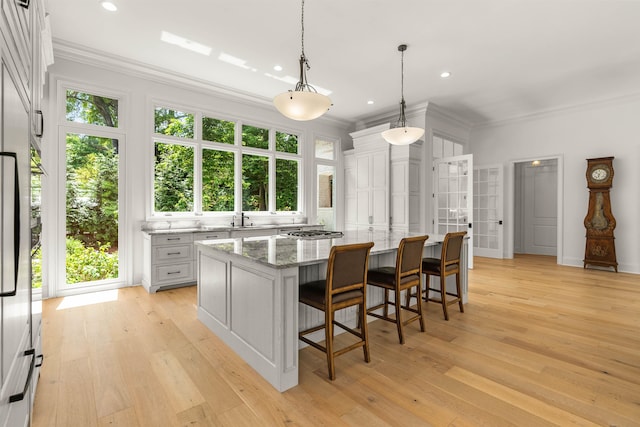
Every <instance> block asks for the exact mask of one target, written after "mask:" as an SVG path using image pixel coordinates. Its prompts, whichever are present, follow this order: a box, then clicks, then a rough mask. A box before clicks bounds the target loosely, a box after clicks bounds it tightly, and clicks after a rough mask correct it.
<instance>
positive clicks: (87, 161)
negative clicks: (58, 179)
mask: <svg viewBox="0 0 640 427" xmlns="http://www.w3.org/2000/svg"><path fill="white" fill-rule="evenodd" d="M117 147H118V141H117V140H113V139H109V138H100V137H94V136H87V135H78V134H67V236H73V237H75V238H76V239H78V240H81V241H82V242H84V244H85V245H86V246H89V247H94V248H97V247H99V242H112V243H113V244H115V246H116V247H117V244H118V152H117Z"/></svg>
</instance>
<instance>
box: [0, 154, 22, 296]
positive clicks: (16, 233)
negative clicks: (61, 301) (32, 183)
mask: <svg viewBox="0 0 640 427" xmlns="http://www.w3.org/2000/svg"><path fill="white" fill-rule="evenodd" d="M0 157H11V158H13V161H14V162H15V169H14V171H15V173H14V189H13V263H14V268H13V279H14V280H13V290H12V291H7V292H2V293H0V297H12V296H15V295H16V293H17V291H18V266H19V265H20V183H19V182H18V156H17V155H16V153H9V152H4V151H3V152H0Z"/></svg>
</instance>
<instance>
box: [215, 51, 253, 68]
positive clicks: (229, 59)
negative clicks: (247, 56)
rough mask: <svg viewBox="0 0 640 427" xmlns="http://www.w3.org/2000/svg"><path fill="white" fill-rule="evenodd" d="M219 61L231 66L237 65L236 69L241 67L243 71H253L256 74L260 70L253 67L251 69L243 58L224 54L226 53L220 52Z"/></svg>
mask: <svg viewBox="0 0 640 427" xmlns="http://www.w3.org/2000/svg"><path fill="white" fill-rule="evenodd" d="M218 59H219V60H220V61H222V62H226V63H227V64H231V65H235V66H236V67H240V68H242V69H245V70H251V71H253V72H256V71H258V70H256V69H255V68H253V67H249V66H248V65H247V61H246V60H244V59H242V58H238V57H236V56H233V55H229V54H228V53H224V52H220V55H218Z"/></svg>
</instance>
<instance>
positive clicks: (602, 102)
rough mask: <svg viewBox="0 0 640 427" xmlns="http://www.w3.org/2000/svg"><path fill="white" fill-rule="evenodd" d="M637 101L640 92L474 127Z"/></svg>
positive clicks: (516, 121) (525, 120)
mask: <svg viewBox="0 0 640 427" xmlns="http://www.w3.org/2000/svg"><path fill="white" fill-rule="evenodd" d="M637 101H640V92H637V93H632V94H628V95H622V96H617V97H614V98H607V99H600V100H596V101H590V102H584V103H581V104H573V105H566V106H562V107H558V108H552V109H548V110H543V111H538V112H535V113H531V114H525V115H522V116H517V117H511V118H508V119H501V120H492V121H488V122H484V123H477V124H474V125H473V130H477V129H485V128H492V127H499V126H506V125H510V124H516V123H522V122H527V121H531V120H537V119H544V118H546V117H551V116H555V115H558V114H569V113H574V112H580V111H587V110H592V109H594V108H600V107H606V106H610V105H616V104H624V103H627V102H637Z"/></svg>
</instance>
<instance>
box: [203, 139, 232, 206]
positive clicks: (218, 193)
mask: <svg viewBox="0 0 640 427" xmlns="http://www.w3.org/2000/svg"><path fill="white" fill-rule="evenodd" d="M234 182H235V164H234V154H233V152H229V151H218V150H209V149H203V150H202V210H203V211H204V212H230V211H233V210H234V199H235V198H234V196H235V194H234Z"/></svg>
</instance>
